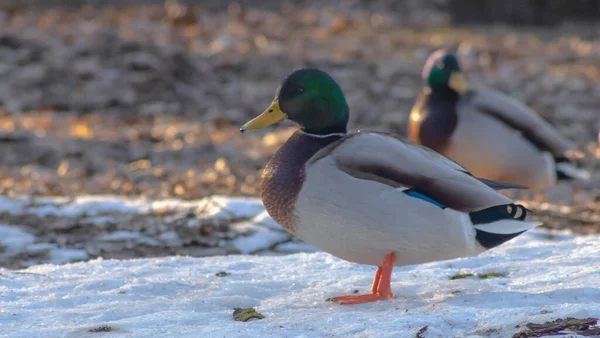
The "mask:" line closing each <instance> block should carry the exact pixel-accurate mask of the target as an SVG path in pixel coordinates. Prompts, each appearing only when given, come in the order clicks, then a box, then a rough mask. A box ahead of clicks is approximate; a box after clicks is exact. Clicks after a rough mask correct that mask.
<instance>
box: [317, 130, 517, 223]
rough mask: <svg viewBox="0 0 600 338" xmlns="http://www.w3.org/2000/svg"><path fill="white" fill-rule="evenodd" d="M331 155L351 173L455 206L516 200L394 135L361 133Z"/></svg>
mask: <svg viewBox="0 0 600 338" xmlns="http://www.w3.org/2000/svg"><path fill="white" fill-rule="evenodd" d="M328 155H329V156H333V157H334V159H335V162H336V165H337V167H338V169H340V170H341V171H344V172H345V173H347V174H349V175H352V176H354V177H356V178H360V179H366V180H372V181H377V182H380V183H383V184H387V185H389V186H391V187H393V188H399V187H404V188H407V189H411V190H413V191H416V192H418V193H421V194H424V195H426V196H428V197H429V198H431V199H433V200H435V201H437V202H439V203H440V204H442V205H443V206H445V207H448V208H451V209H454V210H458V211H462V212H473V211H478V210H482V209H485V208H489V207H492V206H496V205H504V204H509V203H512V201H511V200H510V199H508V198H506V197H505V196H503V195H501V194H499V193H497V192H496V191H495V190H494V189H492V188H490V187H489V186H488V185H487V184H486V183H484V182H482V181H480V180H479V179H477V178H475V177H473V176H471V175H470V174H469V173H468V172H467V171H466V170H465V169H464V168H463V167H461V166H460V165H458V164H456V163H455V162H452V161H451V160H449V159H447V158H445V157H443V156H441V155H439V154H437V153H435V152H433V151H431V150H429V149H427V148H425V147H422V146H419V145H417V144H414V143H412V142H410V141H408V140H404V139H400V138H397V137H394V136H392V135H388V134H383V133H357V134H354V135H352V136H350V137H347V138H346V139H344V141H343V142H341V143H339V144H338V145H336V146H335V149H330V150H328ZM488 183H491V182H488ZM494 183H497V182H494ZM498 184H499V186H502V187H505V188H506V187H507V186H506V185H504V184H500V183H498ZM515 187H516V186H515Z"/></svg>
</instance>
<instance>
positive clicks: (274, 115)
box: [240, 100, 287, 133]
mask: <svg viewBox="0 0 600 338" xmlns="http://www.w3.org/2000/svg"><path fill="white" fill-rule="evenodd" d="M286 118H287V114H285V113H284V112H282V111H281V108H279V100H275V101H273V103H271V105H270V106H269V108H267V109H266V110H265V111H264V112H263V113H262V114H260V115H258V116H257V117H256V118H254V119H253V120H251V121H249V122H248V123H246V124H244V125H243V126H242V127H241V128H240V131H241V132H242V133H243V132H245V131H246V130H254V129H262V128H264V127H267V126H270V125H272V124H273V123H277V122H279V121H281V120H285V119H286Z"/></svg>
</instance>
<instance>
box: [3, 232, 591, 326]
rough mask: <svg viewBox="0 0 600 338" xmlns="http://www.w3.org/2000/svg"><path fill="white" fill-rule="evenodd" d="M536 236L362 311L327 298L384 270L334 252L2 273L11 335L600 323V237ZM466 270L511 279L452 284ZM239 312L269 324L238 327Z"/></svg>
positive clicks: (415, 270) (431, 274)
mask: <svg viewBox="0 0 600 338" xmlns="http://www.w3.org/2000/svg"><path fill="white" fill-rule="evenodd" d="M536 232H537V231H533V233H532V234H524V235H522V236H520V237H518V238H517V239H515V240H514V241H511V242H509V243H508V244H506V245H503V246H500V247H498V248H496V249H494V250H490V251H488V252H486V253H485V254H483V255H481V256H479V257H474V258H465V259H456V260H450V261H443V262H435V263H428V264H422V265H413V266H406V267H401V268H395V269H394V274H393V276H392V290H393V292H394V294H395V295H396V296H395V298H394V299H392V300H389V301H383V302H376V303H369V304H362V305H354V306H340V305H337V304H333V303H330V302H325V299H326V298H329V297H332V296H338V295H343V294H348V293H352V292H353V290H359V291H360V292H361V293H362V292H368V291H369V290H370V288H371V282H372V278H373V275H374V272H375V268H374V267H371V266H365V265H357V264H353V263H349V262H345V261H343V260H340V259H337V258H334V257H332V256H330V255H328V254H326V253H324V252H317V253H312V254H304V253H302V254H294V255H285V256H245V255H231V256H219V257H210V258H189V257H166V258H157V259H136V260H126V261H118V260H100V259H99V260H93V261H89V262H86V263H76V264H68V265H62V266H56V265H39V266H34V267H30V268H28V269H25V270H22V271H17V272H13V271H9V270H0V272H1V277H0V278H1V279H0V280H1V282H0V309H2V310H1V311H0V327H2V334H3V335H5V336H7V337H58V336H60V337H64V336H67V337H80V336H87V335H90V333H89V332H88V331H89V330H90V329H91V328H94V327H98V326H101V325H106V326H109V327H110V328H112V329H113V330H114V333H113V334H114V335H115V336H121V335H123V336H127V337H152V336H163V337H165V336H169V337H215V336H219V337H299V336H302V337H323V336H334V337H414V336H415V335H416V333H417V332H418V331H419V330H420V329H421V328H422V327H424V326H428V329H427V331H426V332H425V333H424V334H423V336H424V337H440V336H441V337H452V336H458V337H466V336H471V337H474V336H476V337H480V336H484V337H510V336H512V335H513V334H514V333H516V332H517V331H518V330H519V329H518V328H515V326H516V325H523V324H525V323H528V322H537V323H543V322H546V321H551V320H555V319H557V318H565V317H577V318H586V317H594V318H598V317H600V302H598V299H600V287H598V285H600V265H599V264H596V262H598V261H599V260H600V246H599V245H598V242H599V241H600V236H578V237H574V238H571V239H567V238H564V239H560V240H558V241H555V240H552V239H550V238H548V237H543V236H540V234H539V233H536ZM220 271H225V272H228V273H231V274H230V275H227V276H224V277H217V276H215V274H216V273H217V272H220ZM464 272H468V273H475V274H476V273H486V272H502V273H505V274H506V277H501V278H489V279H477V278H467V279H459V280H449V279H448V277H449V276H452V275H454V274H456V273H464ZM236 307H239V308H246V307H254V308H256V310H257V311H258V312H260V313H262V314H263V315H264V316H265V318H264V319H262V320H256V321H252V322H236V321H233V319H232V313H233V308H236ZM107 334H108V335H111V336H112V335H113V334H111V333H107Z"/></svg>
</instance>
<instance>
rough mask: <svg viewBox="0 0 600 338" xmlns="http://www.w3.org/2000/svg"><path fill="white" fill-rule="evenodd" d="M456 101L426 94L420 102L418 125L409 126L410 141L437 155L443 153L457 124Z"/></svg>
mask: <svg viewBox="0 0 600 338" xmlns="http://www.w3.org/2000/svg"><path fill="white" fill-rule="evenodd" d="M456 103H457V101H456V100H448V99H445V98H444V97H440V96H437V95H435V94H434V93H430V94H428V95H427V96H426V97H425V99H424V101H423V102H421V105H420V109H419V113H420V114H422V115H423V118H422V120H420V121H419V122H420V123H415V124H411V125H410V128H411V132H410V134H411V139H413V141H415V142H417V143H420V144H422V145H424V146H426V147H428V148H430V149H433V150H435V151H437V152H439V153H443V151H444V149H445V147H446V146H447V144H448V142H449V140H450V137H451V136H452V133H453V132H454V130H455V129H456V125H457V124H458V114H457V111H456Z"/></svg>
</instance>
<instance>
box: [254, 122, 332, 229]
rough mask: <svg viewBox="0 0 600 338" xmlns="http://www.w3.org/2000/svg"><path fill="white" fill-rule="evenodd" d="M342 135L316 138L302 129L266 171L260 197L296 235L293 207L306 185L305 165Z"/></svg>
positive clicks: (277, 153) (277, 219)
mask: <svg viewBox="0 0 600 338" xmlns="http://www.w3.org/2000/svg"><path fill="white" fill-rule="evenodd" d="M341 137H342V136H341V135H337V134H336V135H331V136H328V137H316V136H311V135H309V134H306V133H304V132H302V131H300V130H298V131H297V132H295V133H294V134H293V135H292V136H291V137H290V138H289V139H288V140H287V142H286V143H285V144H284V145H283V146H282V147H281V148H280V149H279V150H278V151H277V152H276V153H275V155H273V158H271V160H270V161H269V163H268V164H267V166H266V167H265V170H264V172H263V177H262V183H261V197H262V200H263V203H264V205H265V209H267V212H268V213H269V215H270V216H271V217H272V218H273V219H274V220H275V221H276V222H277V223H279V224H281V225H282V226H283V227H284V228H285V229H286V230H287V231H289V232H290V233H292V234H294V233H295V229H294V222H293V217H294V205H295V202H296V198H297V197H298V193H299V192H300V189H301V188H302V183H303V182H304V166H305V164H306V162H307V161H308V160H309V159H310V158H311V157H312V156H313V155H314V154H315V153H316V152H317V151H319V150H320V149H322V148H323V147H325V146H327V145H328V144H330V143H332V142H334V141H337V140H339V139H340V138H341Z"/></svg>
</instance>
